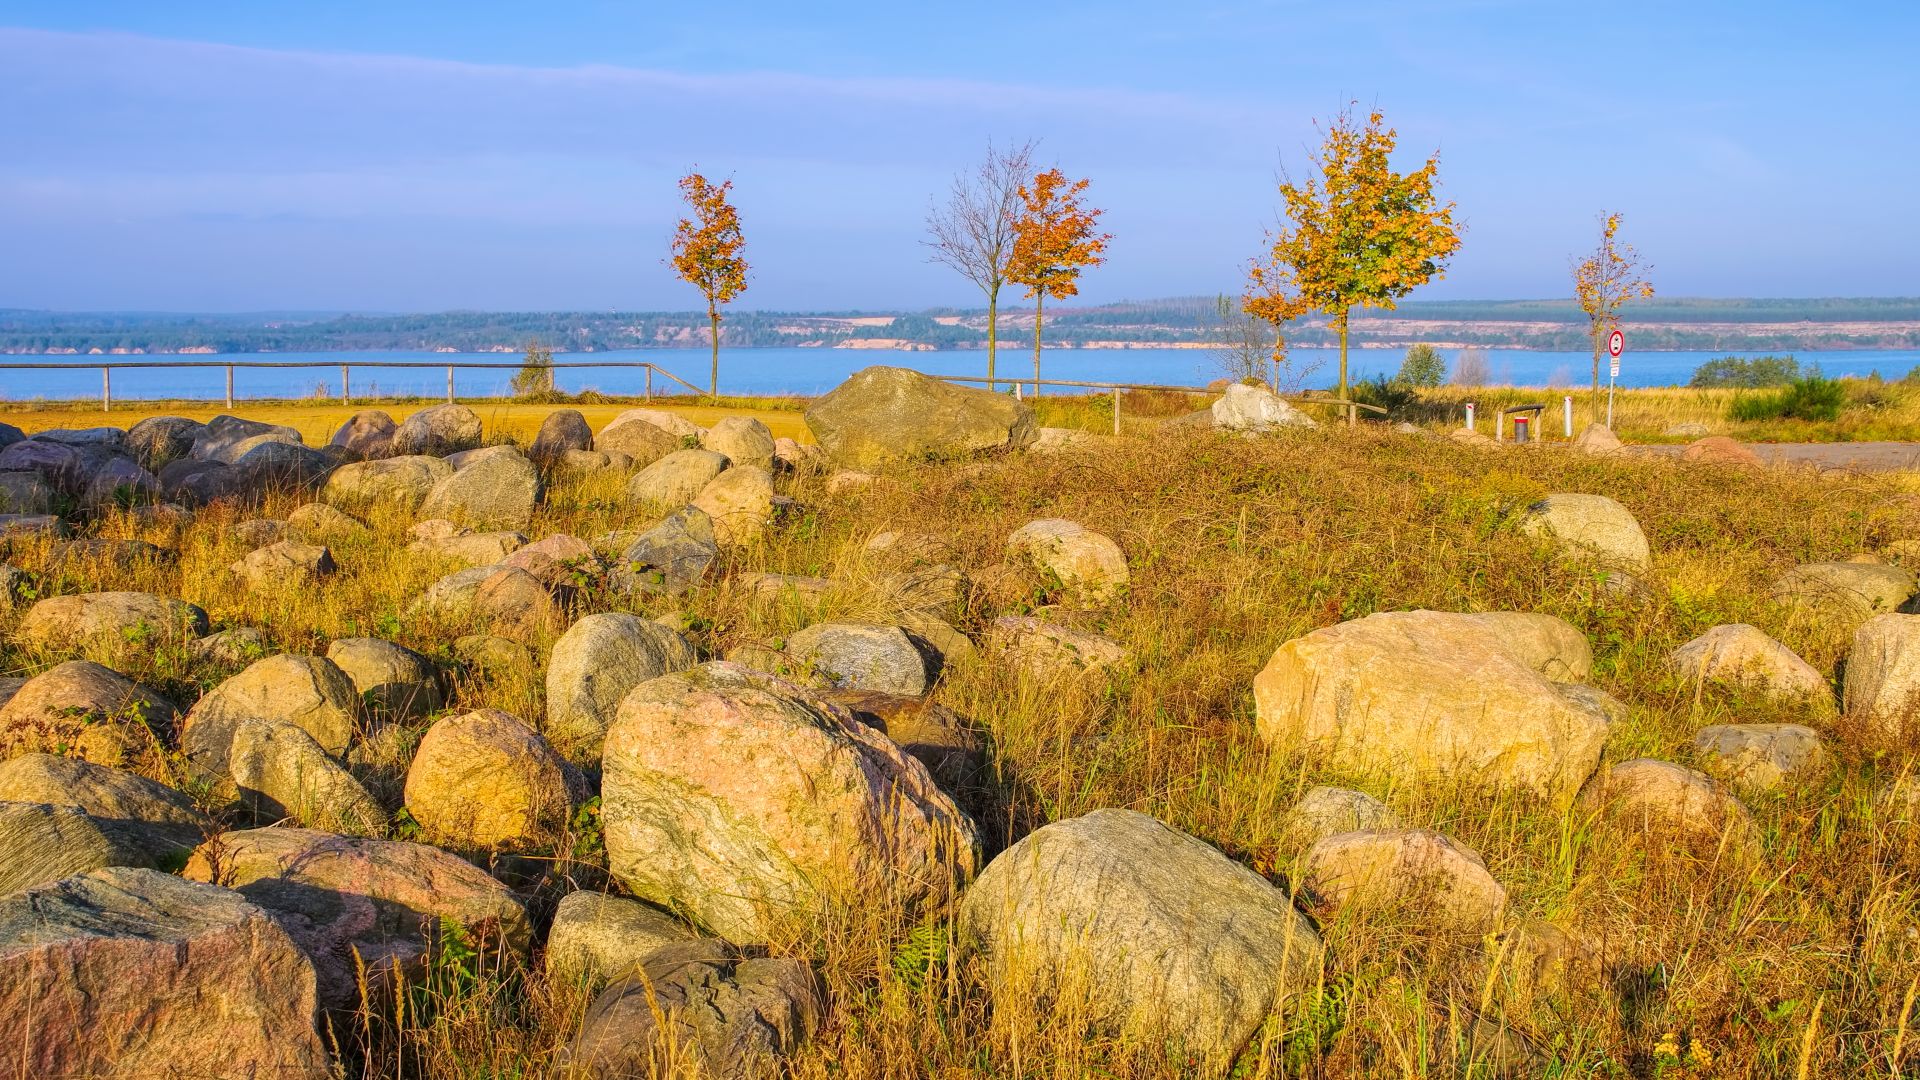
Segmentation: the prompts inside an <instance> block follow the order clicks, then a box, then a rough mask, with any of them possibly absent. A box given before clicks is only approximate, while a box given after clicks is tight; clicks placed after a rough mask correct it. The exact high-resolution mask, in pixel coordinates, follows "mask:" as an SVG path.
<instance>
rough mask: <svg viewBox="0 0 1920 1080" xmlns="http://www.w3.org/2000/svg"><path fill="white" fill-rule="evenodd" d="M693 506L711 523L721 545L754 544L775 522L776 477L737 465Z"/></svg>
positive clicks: (709, 485)
mask: <svg viewBox="0 0 1920 1080" xmlns="http://www.w3.org/2000/svg"><path fill="white" fill-rule="evenodd" d="M693 506H694V507H695V508H696V509H698V510H700V511H701V512H702V513H704V514H706V515H707V517H708V518H709V519H711V520H712V522H713V537H714V539H715V540H717V541H718V542H719V543H721V544H723V545H725V544H749V543H752V542H753V541H755V540H757V539H759V538H760V535H761V534H762V533H763V532H765V531H766V528H767V524H768V522H770V521H771V520H772V519H773V474H772V473H770V472H768V471H767V470H766V469H763V468H760V467H759V466H756V465H735V466H734V467H733V468H730V469H728V470H727V471H726V472H723V473H721V474H720V475H719V476H716V477H714V478H713V479H712V480H710V481H708V482H707V485H706V486H705V487H703V488H701V489H700V494H698V495H695V496H694V497H693Z"/></svg>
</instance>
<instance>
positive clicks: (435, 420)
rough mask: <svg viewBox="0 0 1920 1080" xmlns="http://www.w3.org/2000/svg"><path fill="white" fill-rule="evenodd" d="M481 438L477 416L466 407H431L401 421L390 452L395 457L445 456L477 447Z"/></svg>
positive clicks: (478, 415) (447, 405) (395, 432)
mask: <svg viewBox="0 0 1920 1080" xmlns="http://www.w3.org/2000/svg"><path fill="white" fill-rule="evenodd" d="M480 435H481V430H480V414H479V413H476V412H474V411H473V410H472V409H469V408H467V407H466V406H465V405H456V404H452V403H448V404H446V405H434V406H431V407H429V408H425V409H421V410H420V411H419V412H416V413H413V414H412V415H410V416H408V417H407V418H406V419H405V420H402V421H400V424H399V426H398V427H396V428H394V431H393V441H392V443H391V444H389V449H390V450H391V452H392V453H394V454H396V455H407V454H427V455H431V456H433V457H445V456H446V455H448V454H451V453H455V452H457V451H460V450H465V449H467V448H469V447H473V446H478V445H480Z"/></svg>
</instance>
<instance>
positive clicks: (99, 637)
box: [14, 592, 207, 653]
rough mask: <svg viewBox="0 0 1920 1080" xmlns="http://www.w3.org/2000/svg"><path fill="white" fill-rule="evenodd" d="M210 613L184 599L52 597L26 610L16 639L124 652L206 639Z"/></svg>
mask: <svg viewBox="0 0 1920 1080" xmlns="http://www.w3.org/2000/svg"><path fill="white" fill-rule="evenodd" d="M206 632H207V613H206V612H205V611H202V610H201V609H200V608H198V607H196V606H195V605H193V604H189V603H187V602H186V601H184V600H175V599H172V598H171V597H165V596H156V595H154V594H153V593H143V592H97V593H75V594H72V595H68V596H49V597H47V598H46V599H45V600H41V601H39V602H38V603H36V604H34V605H33V606H32V607H31V608H28V609H27V613H26V615H25V616H24V617H22V618H21V620H20V625H19V626H18V627H17V628H15V630H14V640H16V641H18V642H19V643H21V644H22V645H26V646H29V647H33V648H41V649H54V648H84V647H88V646H103V647H105V648H106V649H107V651H109V652H115V653H124V652H126V651H127V650H129V649H131V648H133V647H135V645H134V643H135V642H139V643H141V645H140V647H142V648H152V647H153V645H155V644H161V643H167V642H176V641H185V640H188V639H191V638H197V637H201V636H203V635H205V634H206Z"/></svg>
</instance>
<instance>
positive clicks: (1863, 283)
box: [0, 0, 1920, 311]
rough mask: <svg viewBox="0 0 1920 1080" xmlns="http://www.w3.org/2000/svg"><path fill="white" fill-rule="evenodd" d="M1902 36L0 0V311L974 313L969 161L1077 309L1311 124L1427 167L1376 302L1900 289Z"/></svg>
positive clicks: (1149, 257)
mask: <svg viewBox="0 0 1920 1080" xmlns="http://www.w3.org/2000/svg"><path fill="white" fill-rule="evenodd" d="M1916 43H1920V5H1916V4H1913V3H1911V2H1901V3H1879V2H1872V0H1868V2H1856V3H1848V4H1844V5H1832V6H1827V7H1816V6H1815V5H1810V4H1788V3H1771V2H1768V0H1748V2H1745V3H1737V4H1736V3H1721V2H1718V0H1706V2H1695V3H1687V4H1675V3H1672V2H1671V0H1663V2H1660V3H1639V2H1635V0H1625V2H1618V3H1612V4H1605V5H1601V4H1582V5H1574V4H1561V3H1553V2H1549V0H1528V2H1505V0H1433V2H1426V3H1414V2H1406V0H1374V2H1369V3H1331V2H1323V3H1296V2H1290V0H1276V2H1268V3H1230V2H1216V0H1187V2H1184V3H1178V4H1168V3H1165V2H1164V0H1156V2H1135V0H1107V2H1103V3H1076V2H1056V3H1053V4H1046V5H1040V4H1034V3H1032V2H1031V0H1026V2H1021V3H1010V2H1002V0H972V2H969V3H965V4H958V3H948V2H939V0H934V2H929V3H922V4H902V3H898V2H897V0H896V2H894V3H860V4H856V3H844V2H836V0H812V2H809V3H793V2H791V0H785V2H761V0H735V2H733V3H728V4H687V5H666V4H661V3H657V2H640V0H627V2H610V0H609V2H596V0H573V2H568V3H552V4H530V3H526V2H524V0H519V2H515V3H495V2H493V0H466V2H463V3H457V4H454V3H438V2H430V0H410V2H406V3H393V2H392V0H377V2H362V0H331V2H329V3H327V4H263V3H259V2H257V0H232V2H220V3H214V2H196V0H170V2H168V3H163V4H155V3H152V2H151V0H126V2H118V0H87V2H75V0H0V308H4V307H26V308H50V309H57V310H151V311H267V310H277V311H296V310H297V311H338V310H354V311H435V310H446V309H482V310H528V309H594V310H602V309H623V310H624V309H641V310H659V309H672V310H680V309H690V308H693V307H696V306H698V298H697V296H696V294H695V293H694V291H693V289H692V287H691V286H688V285H686V284H684V283H682V282H679V281H677V280H676V279H675V278H674V277H673V274H672V272H671V270H670V269H669V268H668V267H667V266H666V265H665V262H664V257H665V254H666V249H667V244H668V241H669V239H670V237H671V234H672V230H673V225H674V222H675V221H676V220H677V219H678V217H679V216H680V207H679V205H678V203H677V198H678V193H677V191H676V189H675V186H674V184H675V180H676V179H677V178H678V177H679V176H680V175H682V174H683V173H684V172H686V171H687V170H688V169H689V168H692V167H696V166H697V167H698V168H700V169H701V170H703V171H705V172H707V173H709V174H711V175H715V176H730V177H732V179H733V180H734V182H735V192H736V197H737V203H738V205H739V207H740V211H741V216H742V219H743V224H744V228H745V231H746V235H747V243H748V255H749V258H750V260H751V261H752V264H753V268H754V269H753V274H752V276H751V278H750V281H749V288H748V290H747V292H746V294H745V295H744V296H743V297H742V298H741V300H740V301H739V304H740V306H742V307H750V308H758V309H763V310H846V309H889V308H896V309H897V308H923V307H931V306H947V305H952V306H979V305H980V304H981V303H982V301H981V298H980V296H979V294H978V293H977V292H976V291H974V290H973V287H972V286H971V285H970V284H968V283H967V282H966V281H965V280H963V279H962V278H960V277H958V276H957V275H955V274H954V273H953V272H952V271H950V270H947V269H945V268H942V267H940V266H937V265H934V264H932V263H930V262H929V261H928V260H927V251H926V249H925V247H924V246H922V240H923V239H924V237H925V218H926V214H927V210H928V206H929V203H930V201H931V200H932V198H933V197H934V196H935V195H936V194H938V193H941V192H943V191H944V190H945V189H946V188H947V186H948V185H949V184H950V183H951V180H952V178H953V176H954V174H955V173H956V172H959V171H962V170H965V169H967V168H969V167H970V166H971V165H973V164H974V163H976V162H977V161H978V159H979V158H980V156H981V154H982V152H983V150H984V149H985V147H986V145H987V144H988V142H989V140H997V141H1000V142H1003V143H1004V142H1006V141H1008V140H1025V139H1038V140H1039V141H1040V145H1039V159H1040V160H1041V161H1042V162H1043V163H1046V164H1058V165H1059V166H1060V167H1062V168H1063V169H1065V170H1067V171H1068V172H1070V173H1073V174H1075V175H1079V176H1086V177H1088V178H1090V179H1091V180H1092V187H1091V197H1092V200H1093V202H1094V205H1097V206H1100V207H1103V208H1104V209H1105V210H1106V211H1107V213H1106V215H1105V217H1104V218H1103V219H1102V223H1103V225H1104V226H1105V228H1106V229H1107V230H1108V231H1110V232H1111V233H1113V235H1114V240H1113V242H1112V244H1111V247H1110V249H1109V261H1108V262H1107V264H1106V265H1104V266H1101V267H1098V268H1095V269H1093V270H1090V271H1088V272H1087V274H1086V275H1085V276H1084V278H1083V281H1082V294H1083V298H1084V300H1086V301H1088V302H1104V301H1111V300H1120V299H1148V298H1154V297H1164V296H1180V295H1196V294H1207V293H1214V292H1220V291H1238V290H1239V289H1240V288H1241V284H1242V282H1243V281H1244V269H1245V266H1246V264H1247V261H1248V260H1249V259H1250V258H1251V257H1253V256H1255V255H1257V254H1258V253H1259V252H1260V250H1261V247H1262V238H1263V234H1264V232H1265V230H1267V229H1268V228H1270V227H1272V226H1273V224H1274V223H1275V222H1276V220H1277V218H1278V214H1279V199H1278V196H1277V194H1276V192H1275V183H1276V178H1277V177H1278V176H1279V175H1280V174H1281V173H1282V172H1283V171H1284V172H1286V173H1288V174H1293V175H1298V174H1300V173H1301V172H1302V171H1303V170H1305V169H1306V168H1307V167H1309V164H1310V162H1309V154H1310V151H1311V149H1312V147H1313V146H1314V145H1315V143H1316V142H1317V136H1316V130H1317V127H1316V125H1317V124H1319V123H1323V122H1324V121H1325V120H1326V119H1327V118H1328V117H1329V116H1331V115H1333V114H1334V113H1336V112H1337V111H1338V110H1339V109H1340V108H1341V107H1342V106H1343V105H1345V104H1346V103H1348V102H1350V101H1357V102H1359V103H1360V105H1361V107H1362V108H1366V107H1372V106H1377V107H1378V108H1380V109H1381V110H1383V111H1384V112H1385V113H1386V116H1387V119H1388V121H1389V122H1390V123H1391V124H1392V125H1393V126H1394V127H1395V128H1397V129H1398V131H1399V133H1400V140H1401V142H1400V146H1401V151H1402V154H1401V157H1400V159H1399V163H1400V164H1401V165H1403V166H1404V167H1408V168H1411V167H1415V166H1417V165H1418V164H1419V163H1420V161H1422V160H1423V159H1424V158H1425V156H1426V155H1428V154H1430V153H1434V152H1436V151H1437V152H1438V153H1439V154H1440V158H1441V166H1440V175H1441V184H1442V193H1443V194H1444V195H1445V197H1447V198H1449V199H1451V200H1453V201H1455V202H1456V203H1457V204H1458V214H1459V217H1460V219H1461V220H1462V221H1464V223H1465V225H1466V235H1465V242H1464V244H1463V246H1462V248H1461V251H1460V253H1459V255H1458V256H1457V257H1456V258H1455V259H1454V261H1453V263H1452V266H1451V267H1450V268H1449V271H1448V273H1447V275H1446V277H1445V279H1444V280H1441V281H1438V282H1435V283H1433V284H1431V285H1429V286H1427V287H1426V288H1424V289H1422V290H1420V291H1419V292H1417V293H1416V294H1415V296H1416V297H1418V298H1431V299H1498V298H1520V297H1527V298H1532V297H1551V296H1565V295H1569V294H1570V293H1571V285H1570V281H1569V266H1570V259H1571V256H1572V253H1574V252H1575V251H1583V250H1586V249H1587V248H1589V247H1590V246H1591V244H1592V242H1593V240H1594V237H1595V234H1596V232H1597V229H1598V217H1599V215H1600V214H1601V212H1602V211H1606V210H1618V211H1620V212H1622V213H1624V215H1625V218H1626V224H1625V228H1624V236H1625V238H1626V239H1627V240H1629V241H1631V242H1633V243H1634V244H1636V245H1637V246H1638V247H1639V249H1640V251H1641V252H1642V254H1643V255H1644V256H1645V257H1646V259H1647V260H1648V261H1649V262H1650V263H1652V265H1653V268H1654V270H1653V279H1654V281H1655V283H1656V284H1657V285H1658V287H1659V288H1660V291H1661V292H1662V293H1663V294H1666V295H1673V296H1890V295H1904V296H1911V295H1916V294H1920V254H1916V253H1920V212H1916V210H1915V208H1914V201H1913V196H1912V192H1913V190H1914V186H1915V177H1916V175H1920V65H1916V64H1915V63H1914V62H1913V59H1912V53H1913V48H1914V46H1915V44H1916Z"/></svg>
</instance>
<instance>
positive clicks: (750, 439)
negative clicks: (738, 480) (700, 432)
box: [701, 416, 773, 469]
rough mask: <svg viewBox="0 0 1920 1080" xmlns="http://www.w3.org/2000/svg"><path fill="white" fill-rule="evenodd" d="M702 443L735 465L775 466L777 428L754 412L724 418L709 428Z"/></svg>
mask: <svg viewBox="0 0 1920 1080" xmlns="http://www.w3.org/2000/svg"><path fill="white" fill-rule="evenodd" d="M701 445H703V446H705V447H706V448H707V449H708V450H711V451H713V452H714V453H716V454H719V455H721V456H722V457H725V458H726V459H727V460H728V461H731V462H732V463H734V464H735V465H757V466H759V467H760V468H762V469H771V468H773V432H772V431H771V430H769V429H768V428H767V425H765V424H763V423H761V422H760V421H758V420H755V419H754V418H752V417H750V416H728V417H723V418H721V419H720V420H719V421H718V422H717V423H715V424H714V425H713V427H711V428H708V429H707V434H706V437H705V438H703V439H702V440H701Z"/></svg>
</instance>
